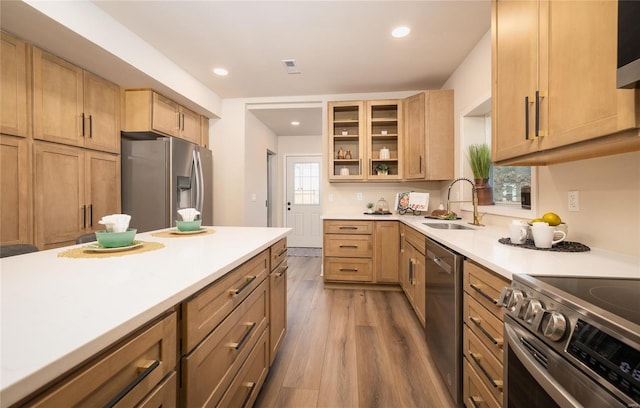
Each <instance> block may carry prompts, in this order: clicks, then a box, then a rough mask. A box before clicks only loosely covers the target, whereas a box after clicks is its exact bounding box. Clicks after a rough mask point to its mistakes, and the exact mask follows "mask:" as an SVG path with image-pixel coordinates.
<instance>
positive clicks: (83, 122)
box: [81, 112, 84, 137]
mask: <svg viewBox="0 0 640 408" xmlns="http://www.w3.org/2000/svg"><path fill="white" fill-rule="evenodd" d="M81 126H82V137H84V112H82V125H81Z"/></svg>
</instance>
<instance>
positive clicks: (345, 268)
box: [324, 258, 373, 282]
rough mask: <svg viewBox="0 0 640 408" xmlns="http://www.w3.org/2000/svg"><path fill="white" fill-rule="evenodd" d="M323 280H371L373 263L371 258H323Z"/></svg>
mask: <svg viewBox="0 0 640 408" xmlns="http://www.w3.org/2000/svg"><path fill="white" fill-rule="evenodd" d="M324 278H325V280H335V281H353V282H371V280H372V279H373V265H372V262H371V259H364V258H362V259H357V258H354V259H351V258H324Z"/></svg>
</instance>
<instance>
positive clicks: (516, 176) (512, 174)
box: [491, 166, 531, 205]
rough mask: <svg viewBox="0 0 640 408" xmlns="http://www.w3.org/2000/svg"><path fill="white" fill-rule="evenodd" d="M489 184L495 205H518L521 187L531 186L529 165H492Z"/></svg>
mask: <svg viewBox="0 0 640 408" xmlns="http://www.w3.org/2000/svg"><path fill="white" fill-rule="evenodd" d="M491 186H492V187H493V201H494V202H495V203H496V205H520V204H521V202H520V197H521V196H520V192H521V191H522V187H525V186H527V187H531V167H529V166H513V167H512V166H494V167H493V170H492V171H491Z"/></svg>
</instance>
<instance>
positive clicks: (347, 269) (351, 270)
mask: <svg viewBox="0 0 640 408" xmlns="http://www.w3.org/2000/svg"><path fill="white" fill-rule="evenodd" d="M340 272H358V269H357V268H340Z"/></svg>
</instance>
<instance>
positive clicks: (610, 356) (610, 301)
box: [500, 275, 640, 408]
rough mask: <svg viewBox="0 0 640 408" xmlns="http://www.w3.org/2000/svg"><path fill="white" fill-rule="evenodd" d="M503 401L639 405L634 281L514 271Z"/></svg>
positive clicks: (639, 312) (638, 305)
mask: <svg viewBox="0 0 640 408" xmlns="http://www.w3.org/2000/svg"><path fill="white" fill-rule="evenodd" d="M500 302H501V303H502V305H503V306H504V307H505V319H504V320H505V323H504V332H505V345H506V348H505V355H506V362H505V365H504V370H505V373H504V378H505V393H504V406H505V407H515V408H519V407H526V408H533V407H544V408H549V407H581V406H584V407H598V408H600V407H640V279H613V278H584V277H530V276H522V275H516V276H514V279H513V282H512V285H511V287H509V288H504V289H503V291H502V293H501V297H500Z"/></svg>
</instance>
